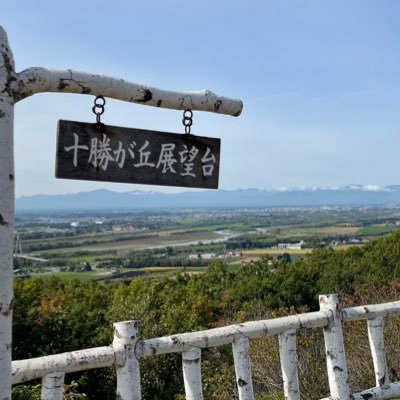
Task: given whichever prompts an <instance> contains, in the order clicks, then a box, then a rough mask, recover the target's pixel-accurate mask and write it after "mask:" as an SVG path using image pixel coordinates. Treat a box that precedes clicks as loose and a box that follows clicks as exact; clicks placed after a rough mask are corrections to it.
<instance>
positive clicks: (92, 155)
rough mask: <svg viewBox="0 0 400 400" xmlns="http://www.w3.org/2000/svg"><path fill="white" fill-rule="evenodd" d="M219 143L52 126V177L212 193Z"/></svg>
mask: <svg viewBox="0 0 400 400" xmlns="http://www.w3.org/2000/svg"><path fill="white" fill-rule="evenodd" d="M219 161H220V139H216V138H209V137H202V136H194V135H187V134H176V133H168V132H157V131H149V130H143V129H135V128H123V127H118V126H108V125H101V127H99V125H97V124H89V123H83V122H75V121H64V120H60V121H58V131H57V159H56V177H57V178H64V179H82V180H91V181H107V182H124V183H139V184H148V185H166V186H184V187H197V188H212V189H217V188H218V178H219Z"/></svg>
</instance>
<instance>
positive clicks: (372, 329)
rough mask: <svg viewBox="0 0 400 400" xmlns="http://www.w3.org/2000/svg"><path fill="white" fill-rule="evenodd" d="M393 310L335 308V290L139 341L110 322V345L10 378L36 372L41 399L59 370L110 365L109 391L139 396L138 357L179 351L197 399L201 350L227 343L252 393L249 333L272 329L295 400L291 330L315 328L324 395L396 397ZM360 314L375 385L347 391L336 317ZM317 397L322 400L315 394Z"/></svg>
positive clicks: (127, 398)
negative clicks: (274, 312)
mask: <svg viewBox="0 0 400 400" xmlns="http://www.w3.org/2000/svg"><path fill="white" fill-rule="evenodd" d="M395 315H400V301H396V302H392V303H385V304H374V305H367V306H360V307H352V308H346V309H341V308H340V306H339V302H338V297H337V295H323V296H320V310H319V311H317V312H311V313H305V314H298V315H293V316H288V317H282V318H276V319H269V320H264V321H252V322H246V323H243V324H239V325H231V326H226V327H222V328H215V329H210V330H205V331H200V332H191V333H183V334H178V335H173V336H166V337H161V338H156V339H148V340H139V338H138V327H137V323H136V322H135V321H125V322H117V323H115V324H114V341H113V343H112V345H111V346H105V347H97V348H92V349H86V350H78V351H73V352H69V353H63V354H56V355H52V356H46V357H38V358H33V359H29V360H18V361H13V363H12V375H13V377H12V380H13V384H16V383H22V382H26V381H29V380H32V379H37V378H41V379H42V395H41V396H42V399H43V400H61V399H62V398H63V385H64V377H65V374H66V373H70V372H77V371H84V370H87V369H92V368H103V367H110V366H113V367H115V369H116V375H117V389H116V390H117V398H118V399H120V400H140V399H141V387H140V366H139V360H140V359H141V358H143V357H152V356H156V355H158V354H166V353H182V364H183V378H184V385H185V393H186V399H188V400H201V399H203V389H202V383H201V349H204V348H208V347H215V346H220V345H224V344H229V343H231V344H232V352H233V359H234V363H235V372H236V383H237V389H238V394H239V399H240V400H253V399H254V394H253V385H252V376H251V359H250V351H249V341H250V339H255V338H262V337H267V336H274V335H278V337H279V353H280V360H281V367H282V377H283V391H284V395H285V399H288V400H299V399H300V391H299V382H298V376H297V365H296V357H297V353H296V331H297V329H299V328H311V329H315V328H323V331H324V340H325V349H326V364H327V371H328V380H329V388H330V397H329V399H330V400H345V399H346V400H347V399H352V400H368V399H370V400H373V399H382V400H383V399H393V398H395V397H400V382H393V383H390V382H389V377H388V367H387V363H386V356H385V349H384V331H383V327H384V317H388V316H395ZM355 320H366V321H367V327H368V338H369V343H370V348H371V353H372V359H373V364H374V370H375V380H376V386H375V387H373V388H370V389H367V390H365V391H363V392H361V393H356V394H350V392H349V387H348V382H347V381H348V376H347V366H346V357H345V351H344V345H343V334H342V321H355ZM323 400H328V398H327V399H323Z"/></svg>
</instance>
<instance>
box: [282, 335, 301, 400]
mask: <svg viewBox="0 0 400 400" xmlns="http://www.w3.org/2000/svg"><path fill="white" fill-rule="evenodd" d="M279 354H280V358H281V366H282V378H283V391H284V394H285V399H287V400H300V391H299V379H298V376H297V362H296V331H295V330H294V329H293V330H289V331H286V332H283V333H281V334H280V335H279Z"/></svg>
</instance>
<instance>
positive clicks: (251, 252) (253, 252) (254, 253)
mask: <svg viewBox="0 0 400 400" xmlns="http://www.w3.org/2000/svg"><path fill="white" fill-rule="evenodd" d="M312 250H313V249H301V250H292V249H252V250H243V251H242V254H243V255H245V256H262V255H265V254H269V255H271V256H277V255H279V254H283V253H289V254H290V255H292V254H307V253H310V252H311V251H312Z"/></svg>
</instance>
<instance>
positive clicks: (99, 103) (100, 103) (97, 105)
mask: <svg viewBox="0 0 400 400" xmlns="http://www.w3.org/2000/svg"><path fill="white" fill-rule="evenodd" d="M105 105H106V99H105V98H104V97H103V96H97V97H96V98H95V99H94V106H93V108H92V111H93V114H95V115H96V123H98V124H101V121H100V116H101V115H102V114H103V113H104V106H105Z"/></svg>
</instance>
